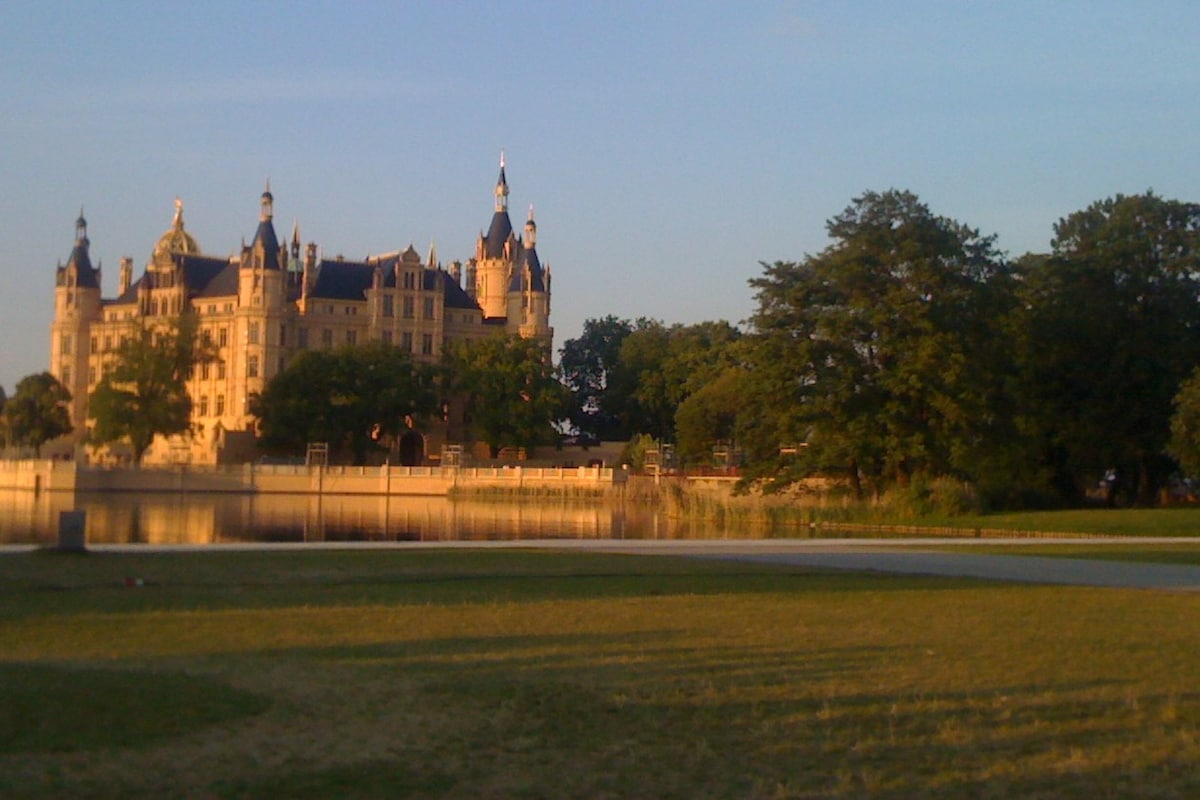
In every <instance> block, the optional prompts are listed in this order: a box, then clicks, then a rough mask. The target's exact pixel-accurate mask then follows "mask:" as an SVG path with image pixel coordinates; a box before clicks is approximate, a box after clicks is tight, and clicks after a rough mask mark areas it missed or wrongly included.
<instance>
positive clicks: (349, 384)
mask: <svg viewBox="0 0 1200 800" xmlns="http://www.w3.org/2000/svg"><path fill="white" fill-rule="evenodd" d="M435 388H436V387H435V376H434V373H433V370H431V369H429V368H427V367H425V366H422V365H418V364H415V363H414V362H413V361H412V359H411V358H410V357H409V356H408V354H407V353H405V352H403V351H401V350H399V349H397V348H395V347H389V346H387V345H384V344H378V343H372V344H368V345H364V346H359V347H344V348H341V349H338V350H331V351H324V350H305V351H303V352H302V353H300V354H299V355H298V356H296V357H295V358H294V359H292V361H291V363H290V364H288V366H287V368H286V369H284V371H283V372H281V373H279V374H278V375H276V376H275V377H274V378H273V379H272V380H271V381H270V383H268V384H267V386H266V388H265V389H264V390H263V392H262V394H260V395H255V396H254V397H251V399H250V409H251V413H253V414H254V415H255V416H257V417H258V419H259V433H260V435H261V437H262V438H261V444H262V445H263V447H264V448H266V449H267V450H270V451H274V452H290V453H301V452H304V449H305V446H306V445H307V444H308V443H309V442H327V443H328V444H329V445H330V447H331V448H332V450H333V456H334V458H335V459H343V460H344V459H346V458H349V459H351V460H352V461H353V462H354V463H356V464H363V463H365V462H366V460H367V456H368V454H369V453H370V452H371V451H373V450H378V449H380V443H381V442H385V441H388V440H390V439H395V438H396V437H398V436H400V435H401V434H403V433H404V432H405V431H407V430H408V429H409V425H417V424H419V423H420V422H421V421H423V420H425V419H427V418H428V417H429V415H431V414H432V413H433V412H434V410H435V409H436V407H437V402H436V398H437V395H436V391H435Z"/></svg>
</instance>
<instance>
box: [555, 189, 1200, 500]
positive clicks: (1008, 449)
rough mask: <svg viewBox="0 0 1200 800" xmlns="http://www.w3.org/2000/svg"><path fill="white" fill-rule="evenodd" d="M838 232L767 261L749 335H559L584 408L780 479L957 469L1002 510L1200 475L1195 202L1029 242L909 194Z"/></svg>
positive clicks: (576, 399) (850, 480)
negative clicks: (1010, 246)
mask: <svg viewBox="0 0 1200 800" xmlns="http://www.w3.org/2000/svg"><path fill="white" fill-rule="evenodd" d="M826 227H827V230H828V234H829V238H830V241H831V243H830V245H829V246H828V247H827V248H826V249H825V250H823V251H821V252H820V253H816V254H813V255H807V256H805V257H804V258H803V259H802V260H800V261H779V262H775V263H771V264H763V265H762V268H763V272H762V275H761V276H760V277H757V278H755V279H753V280H751V281H750V284H751V287H752V289H753V291H754V293H755V300H756V306H757V308H756V311H755V312H754V314H753V316H752V317H751V319H750V320H748V322H747V326H746V330H745V332H744V333H742V334H740V335H739V334H738V332H737V331H736V330H734V329H732V328H730V327H729V326H727V325H724V324H723V323H703V324H701V325H697V326H673V327H670V328H666V327H663V326H662V325H661V324H658V323H653V322H647V321H645V320H639V321H637V322H632V323H631V322H629V321H625V320H619V319H616V318H614V317H607V318H604V319H594V320H589V321H588V322H587V324H586V325H585V326H584V333H583V335H582V336H581V337H580V338H579V339H576V340H571V341H568V342H567V343H566V344H565V346H564V347H563V351H562V361H561V371H562V378H563V380H564V383H565V384H566V385H567V386H568V387H570V389H571V392H572V399H573V404H572V411H571V420H572V422H573V423H574V424H575V425H577V426H578V427H579V428H580V429H581V430H584V431H587V432H589V433H592V434H594V435H597V436H612V435H615V436H617V437H618V438H619V437H624V436H627V435H629V434H632V433H636V432H650V433H652V434H653V435H655V436H656V437H661V438H662V439H663V440H670V441H676V442H677V446H678V449H679V451H680V452H681V454H683V456H684V457H685V458H689V457H690V458H701V459H702V458H703V457H704V450H705V447H706V445H711V444H712V443H714V442H716V441H718V440H728V441H732V442H735V443H736V444H737V446H738V447H740V449H741V451H742V452H743V456H744V472H743V474H744V475H746V476H747V479H748V480H752V481H760V482H762V484H763V485H764V486H765V487H767V488H768V489H778V488H783V487H786V486H790V485H792V484H795V483H796V482H798V481H801V480H803V479H805V478H808V477H811V476H815V475H820V476H824V477H833V476H836V477H840V478H841V479H843V480H844V481H845V482H846V485H847V486H848V487H850V489H851V490H852V491H853V492H854V493H855V494H856V495H858V496H860V497H862V496H866V495H868V494H877V493H880V492H884V491H887V490H888V489H890V488H894V487H907V486H912V485H914V484H928V483H929V482H930V481H933V480H936V479H938V478H951V479H954V480H956V481H960V482H962V483H964V484H966V485H969V486H970V487H971V488H972V489H973V490H974V491H975V492H976V493H977V495H978V497H980V498H982V500H983V501H984V502H985V503H986V504H987V505H989V506H991V507H1016V506H1029V505H1046V504H1062V503H1074V502H1078V501H1080V500H1081V499H1082V498H1083V497H1084V496H1085V495H1086V494H1087V493H1089V492H1090V491H1092V490H1095V489H1097V488H1098V487H1102V488H1103V492H1104V493H1105V495H1106V497H1107V499H1108V500H1109V501H1110V502H1112V503H1151V502H1154V501H1155V500H1156V498H1157V497H1158V496H1159V494H1160V492H1161V491H1162V490H1163V489H1164V487H1165V486H1166V484H1167V481H1168V479H1169V478H1170V477H1171V476H1172V475H1173V474H1176V473H1177V472H1178V471H1179V470H1180V468H1182V469H1183V470H1184V472H1187V473H1197V472H1200V377H1197V374H1196V372H1195V370H1196V367H1197V365H1200V206H1197V205H1196V204H1193V203H1185V202H1179V201H1174V200H1166V199H1163V198H1161V197H1158V196H1156V195H1155V194H1153V193H1150V192H1147V193H1146V194H1142V195H1136V196H1116V197H1113V198H1110V199H1106V200H1102V201H1099V202H1096V203H1094V204H1092V205H1091V206H1089V207H1088V208H1086V209H1084V210H1081V211H1078V212H1076V213H1073V214H1071V215H1069V216H1067V217H1065V218H1063V219H1061V220H1059V221H1058V223H1057V224H1055V226H1054V238H1053V241H1052V244H1051V250H1050V252H1049V253H1045V254H1027V255H1024V256H1021V257H1019V258H1016V259H1008V258H1006V257H1005V256H1004V255H1003V254H1001V253H1000V252H999V251H998V250H997V249H996V245H995V238H994V237H990V236H985V235H982V234H980V233H979V231H978V230H977V229H975V228H971V227H969V226H967V225H965V224H962V223H960V222H957V221H955V220H952V219H949V218H946V217H941V216H937V215H935V214H933V213H932V212H931V211H930V210H929V208H928V207H927V206H926V205H924V204H923V203H921V202H920V200H919V199H918V198H917V197H916V196H915V195H913V194H912V193H910V192H905V191H887V192H878V193H877V192H868V193H866V194H863V195H862V196H861V197H858V198H856V199H855V200H854V201H853V202H852V203H851V204H850V205H849V206H848V207H847V208H846V209H845V210H844V211H843V212H842V213H840V214H838V215H837V216H835V217H834V218H832V219H830V220H829V221H828V223H827V226H826ZM666 408H670V409H671V410H672V411H673V413H667V412H666V411H665V409H666Z"/></svg>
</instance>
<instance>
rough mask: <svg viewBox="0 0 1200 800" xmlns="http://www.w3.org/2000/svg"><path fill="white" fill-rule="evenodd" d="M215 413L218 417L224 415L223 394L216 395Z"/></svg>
mask: <svg viewBox="0 0 1200 800" xmlns="http://www.w3.org/2000/svg"><path fill="white" fill-rule="evenodd" d="M216 412H217V413H216V415H217V416H218V417H219V416H221V415H222V414H224V413H225V395H223V394H219V395H217V408H216Z"/></svg>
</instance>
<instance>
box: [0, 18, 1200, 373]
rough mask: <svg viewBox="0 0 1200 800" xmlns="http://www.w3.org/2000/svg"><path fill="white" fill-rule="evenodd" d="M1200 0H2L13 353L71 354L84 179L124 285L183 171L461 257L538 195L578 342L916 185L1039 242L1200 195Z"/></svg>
mask: <svg viewBox="0 0 1200 800" xmlns="http://www.w3.org/2000/svg"><path fill="white" fill-rule="evenodd" d="M1198 89H1200V6H1198V5H1197V4H1196V3H1195V1H1194V0H1181V1H1180V2H1166V1H1164V2H1156V1H1155V0H1142V2H1134V1H1133V0H1126V1H1124V2H1110V1H1108V0H1086V1H1085V0H1078V1H1076V0H1056V1H1053V2H1051V1H1049V0H1036V1H1035V2H1024V1H1023V0H1006V1H1005V2H987V1H986V0H981V1H980V2H970V3H965V2H961V0H945V1H944V2H933V1H932V0H924V1H922V0H910V1H909V2H892V1H891V0H863V1H862V2H850V1H847V2H790V3H787V2H748V1H743V2H728V3H710V2H688V3H673V2H650V3H647V2H628V3H626V2H595V3H583V2H579V3H576V2H538V1H535V0H529V1H527V2H522V3H462V2H428V3H401V2H386V3H384V2H380V3H374V2H329V3H303V2H279V3H270V2H244V1H241V0H239V1H238V2H223V1H222V2H218V1H216V0H213V1H212V2H203V3H180V2H159V1H157V0H156V1H155V2H145V3H132V2H116V1H115V0H114V2H104V3H63V2H54V1H50V0H36V1H35V0H26V1H22V0H9V1H8V2H5V3H3V4H0V100H2V101H3V102H2V105H0V385H3V386H4V387H5V388H6V389H7V390H8V391H9V392H10V393H11V391H12V388H13V386H14V384H15V383H16V381H17V380H18V379H19V378H20V377H21V376H23V375H26V374H28V373H31V372H36V371H41V370H43V369H46V368H47V367H48V347H49V327H50V321H51V318H52V309H53V286H54V267H55V265H56V263H58V262H59V261H65V260H66V259H67V257H68V256H69V255H70V251H71V246H72V239H73V233H74V222H75V218H76V216H77V215H78V214H79V210H80V207H82V208H83V209H84V212H85V215H86V217H87V220H88V232H89V236H90V238H91V242H92V259H93V262H95V261H97V260H99V261H101V262H102V263H103V266H104V291H105V295H106V296H109V295H112V294H113V293H114V292H115V287H116V279H117V265H118V260H119V259H120V257H121V256H125V255H128V256H132V257H133V258H134V263H135V273H136V274H140V272H141V270H142V268H143V266H144V264H145V263H146V261H147V260H148V258H149V256H150V251H151V249H152V247H153V245H154V242H155V241H156V239H157V238H158V236H159V235H160V234H161V233H162V232H163V231H164V230H166V228H167V227H169V225H170V222H171V217H172V213H173V203H174V200H175V198H176V197H180V198H182V200H183V203H184V219H185V222H186V224H187V229H188V231H189V232H190V233H192V234H193V235H194V236H195V237H196V238H197V239H198V241H199V243H200V245H201V247H202V248H203V250H204V251H205V252H206V253H210V254H214V255H228V254H230V253H233V252H234V251H235V250H237V249H238V247H239V246H240V244H241V242H242V240H243V238H249V237H251V236H252V235H253V233H254V229H255V226H256V222H257V214H258V197H259V194H260V193H261V192H262V190H263V188H264V186H265V184H266V182H267V180H268V179H269V180H270V186H271V190H272V192H273V193H274V195H275V212H276V225H277V229H278V230H279V232H280V234H281V236H282V235H286V234H288V233H289V232H290V229H291V226H292V222H293V221H294V220H295V221H298V223H299V225H300V229H301V234H302V237H303V239H304V240H305V241H306V242H307V241H316V242H317V243H318V244H319V245H320V246H321V247H322V249H323V251H324V253H325V254H326V255H330V256H332V255H336V254H338V253H342V254H344V255H345V256H346V257H347V258H363V257H365V256H367V255H369V254H372V253H381V252H385V251H389V250H395V249H399V248H403V247H407V246H408V245H409V244H410V243H411V244H413V245H414V246H416V248H417V250H418V251H420V252H421V253H422V254H424V253H425V252H427V250H428V248H429V245H430V243H431V242H433V243H436V245H437V251H438V255H439V257H440V258H441V259H442V260H443V261H445V262H448V261H450V260H453V259H463V260H465V259H467V258H469V257H470V256H471V255H473V253H474V246H475V239H476V236H477V235H478V234H479V233H480V231H481V230H482V229H484V228H486V226H487V224H488V222H489V220H490V218H491V212H492V188H493V186H494V184H495V180H496V175H497V172H498V170H497V167H498V159H499V154H500V151H501V149H503V150H504V151H505V152H506V154H507V175H508V182H509V186H510V187H511V191H512V194H511V198H510V212H511V214H512V216H513V218H514V219H513V221H514V223H515V224H516V225H517V226H519V225H520V224H521V222H522V221H523V220H524V218H525V213H526V210H527V208H528V206H529V205H530V204H531V203H532V204H534V205H535V206H536V218H537V222H538V251H539V254H540V255H541V258H542V261H543V263H545V262H547V261H548V262H549V263H550V265H551V269H552V272H553V276H554V284H553V309H552V317H551V322H552V323H553V324H554V326H555V329H556V335H555V347H556V349H557V348H558V347H560V346H561V345H562V342H563V341H565V340H566V339H568V338H573V337H576V336H578V335H579V333H580V332H581V330H582V325H583V322H584V320H585V319H587V318H589V317H601V316H604V315H607V314H616V315H618V316H621V317H628V318H636V317H640V316H647V317H654V318H658V319H661V320H663V321H665V322H668V323H673V322H683V323H691V322H699V321H702V320H712V319H726V320H729V321H731V322H738V321H741V320H743V319H745V318H747V317H748V316H749V315H750V314H751V312H752V311H753V307H754V300H753V295H752V293H751V291H750V289H749V287H748V286H747V280H749V279H750V278H752V277H755V276H756V275H758V274H760V272H761V267H760V265H759V262H760V261H767V262H770V261H775V260H780V259H792V260H796V259H801V258H803V257H804V255H805V254H806V253H813V252H817V251H819V250H821V249H822V248H824V247H825V246H826V244H827V241H826V239H825V230H824V223H825V220H826V219H828V218H829V217H831V216H833V215H835V214H837V213H838V212H840V211H841V210H842V209H843V208H845V207H846V205H848V204H849V202H850V201H851V200H852V199H853V198H854V197H855V196H857V195H859V194H861V193H862V192H863V191H864V190H868V189H875V190H883V189H888V188H900V189H909V190H912V191H914V192H916V193H917V194H918V195H919V196H920V197H921V199H922V200H924V201H925V202H926V203H927V204H928V205H929V206H930V207H931V208H932V209H933V211H934V212H936V213H939V214H944V215H946V216H950V217H954V218H955V219H958V220H960V221H962V222H965V223H967V224H969V225H971V226H974V227H978V228H980V229H981V230H982V231H983V232H984V233H994V234H996V235H998V237H999V245H1000V247H1001V249H1002V250H1005V251H1007V252H1008V253H1010V254H1011V255H1014V256H1016V255H1020V254H1021V253H1024V252H1026V251H1030V250H1045V249H1047V248H1048V247H1049V243H1050V238H1051V235H1052V225H1053V224H1054V222H1055V221H1056V220H1057V219H1059V218H1060V217H1062V216H1064V215H1066V214H1069V213H1071V212H1072V211H1075V210H1078V209H1080V208H1084V207H1086V206H1087V205H1088V204H1090V203H1091V202H1093V201H1095V200H1099V199H1102V198H1104V197H1108V196H1111V195H1113V194H1117V193H1126V194H1129V193H1136V192H1141V191H1144V190H1146V189H1148V188H1153V189H1154V190H1155V191H1156V192H1158V193H1159V194H1162V195H1164V196H1166V197H1171V198H1177V199H1183V200H1195V199H1198V198H1200V159H1197V154H1196V150H1197V143H1198V142H1200V104H1198V103H1197V99H1198V98H1200V91H1197V90H1198Z"/></svg>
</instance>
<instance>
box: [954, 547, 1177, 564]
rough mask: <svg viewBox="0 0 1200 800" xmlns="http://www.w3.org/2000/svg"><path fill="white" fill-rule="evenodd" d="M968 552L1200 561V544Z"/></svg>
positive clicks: (973, 550)
mask: <svg viewBox="0 0 1200 800" xmlns="http://www.w3.org/2000/svg"><path fill="white" fill-rule="evenodd" d="M937 549H939V550H942V551H944V552H950V553H961V552H963V547H962V546H955V545H950V544H947V545H943V546H940V547H938V548H937ZM967 552H971V553H994V554H996V555H1002V556H1044V557H1047V558H1086V559H1096V560H1099V561H1134V562H1140V563H1146V564H1200V544H1161V543H1155V544H1124V543H1113V544H1100V545H1098V544H1095V543H1081V544H1058V543H1056V544H1024V543H1022V544H1006V545H997V546H995V547H989V546H988V545H986V544H984V545H979V544H972V545H971V546H970V549H969V550H968V551H967Z"/></svg>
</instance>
